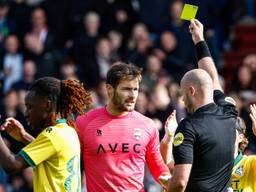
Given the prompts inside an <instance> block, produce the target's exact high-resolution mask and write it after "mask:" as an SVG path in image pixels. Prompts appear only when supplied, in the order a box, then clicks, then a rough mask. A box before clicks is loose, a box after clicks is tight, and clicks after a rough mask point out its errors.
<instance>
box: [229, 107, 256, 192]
mask: <svg viewBox="0 0 256 192" xmlns="http://www.w3.org/2000/svg"><path fill="white" fill-rule="evenodd" d="M250 110H251V113H250V117H251V119H252V124H253V126H252V129H253V133H254V134H255V136H256V105H255V104H254V105H251V106H250ZM236 130H237V137H236V144H235V147H236V148H235V161H234V167H233V171H232V188H233V190H234V192H255V191H256V156H255V155H249V156H247V155H244V154H243V152H244V149H245V148H246V147H247V145H248V140H247V139H246V137H245V130H246V126H245V123H244V122H243V120H242V119H241V118H238V121H237V127H236Z"/></svg>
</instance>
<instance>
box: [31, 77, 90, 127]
mask: <svg viewBox="0 0 256 192" xmlns="http://www.w3.org/2000/svg"><path fill="white" fill-rule="evenodd" d="M30 90H31V91H35V93H36V95H38V96H41V97H47V98H48V99H50V100H51V101H52V103H53V105H54V110H55V113H56V114H60V116H61V118H65V119H67V122H68V124H69V125H70V126H72V127H74V120H73V119H74V118H73V116H74V115H77V114H83V113H84V110H85V109H86V108H88V107H89V106H90V104H91V103H92V99H91V95H90V93H89V92H87V91H86V90H85V88H84V86H83V84H81V83H80V82H79V81H77V80H71V79H68V80H59V79H56V78H53V77H43V78H40V79H38V80H36V81H35V83H34V84H33V85H32V86H31V88H30Z"/></svg>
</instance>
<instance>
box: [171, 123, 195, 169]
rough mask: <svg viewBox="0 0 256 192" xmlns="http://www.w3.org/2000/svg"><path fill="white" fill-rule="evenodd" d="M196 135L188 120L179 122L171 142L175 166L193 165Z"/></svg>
mask: <svg viewBox="0 0 256 192" xmlns="http://www.w3.org/2000/svg"><path fill="white" fill-rule="evenodd" d="M195 138H196V133H195V131H194V129H193V127H192V125H191V124H190V123H189V121H188V120H183V121H181V122H180V124H179V126H178V128H177V130H176V134H175V137H174V141H173V157H174V162H175V164H193V150H194V143H195Z"/></svg>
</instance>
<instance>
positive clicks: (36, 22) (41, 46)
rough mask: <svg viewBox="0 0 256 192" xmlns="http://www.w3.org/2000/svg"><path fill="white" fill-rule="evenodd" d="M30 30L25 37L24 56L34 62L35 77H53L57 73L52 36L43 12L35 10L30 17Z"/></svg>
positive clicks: (38, 9)
mask: <svg viewBox="0 0 256 192" xmlns="http://www.w3.org/2000/svg"><path fill="white" fill-rule="evenodd" d="M31 24H32V29H31V31H30V32H28V33H27V34H26V35H25V38H24V44H25V48H26V52H27V53H26V56H27V57H29V58H32V59H33V60H35V62H36V65H37V69H38V70H37V77H43V76H53V75H56V73H57V66H56V57H57V55H56V52H55V51H54V48H55V44H54V36H53V34H52V33H51V32H50V31H49V29H48V26H47V18H46V15H45V11H44V10H43V9H41V8H36V9H34V10H33V12H32V17H31Z"/></svg>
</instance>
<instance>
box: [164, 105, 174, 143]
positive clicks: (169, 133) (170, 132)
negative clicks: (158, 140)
mask: <svg viewBox="0 0 256 192" xmlns="http://www.w3.org/2000/svg"><path fill="white" fill-rule="evenodd" d="M164 127H165V136H164V139H163V140H165V142H172V140H173V138H174V134H175V132H176V129H177V127H178V123H177V120H176V110H173V112H172V113H171V114H170V116H169V117H168V118H167V120H166V121H165V126H164Z"/></svg>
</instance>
